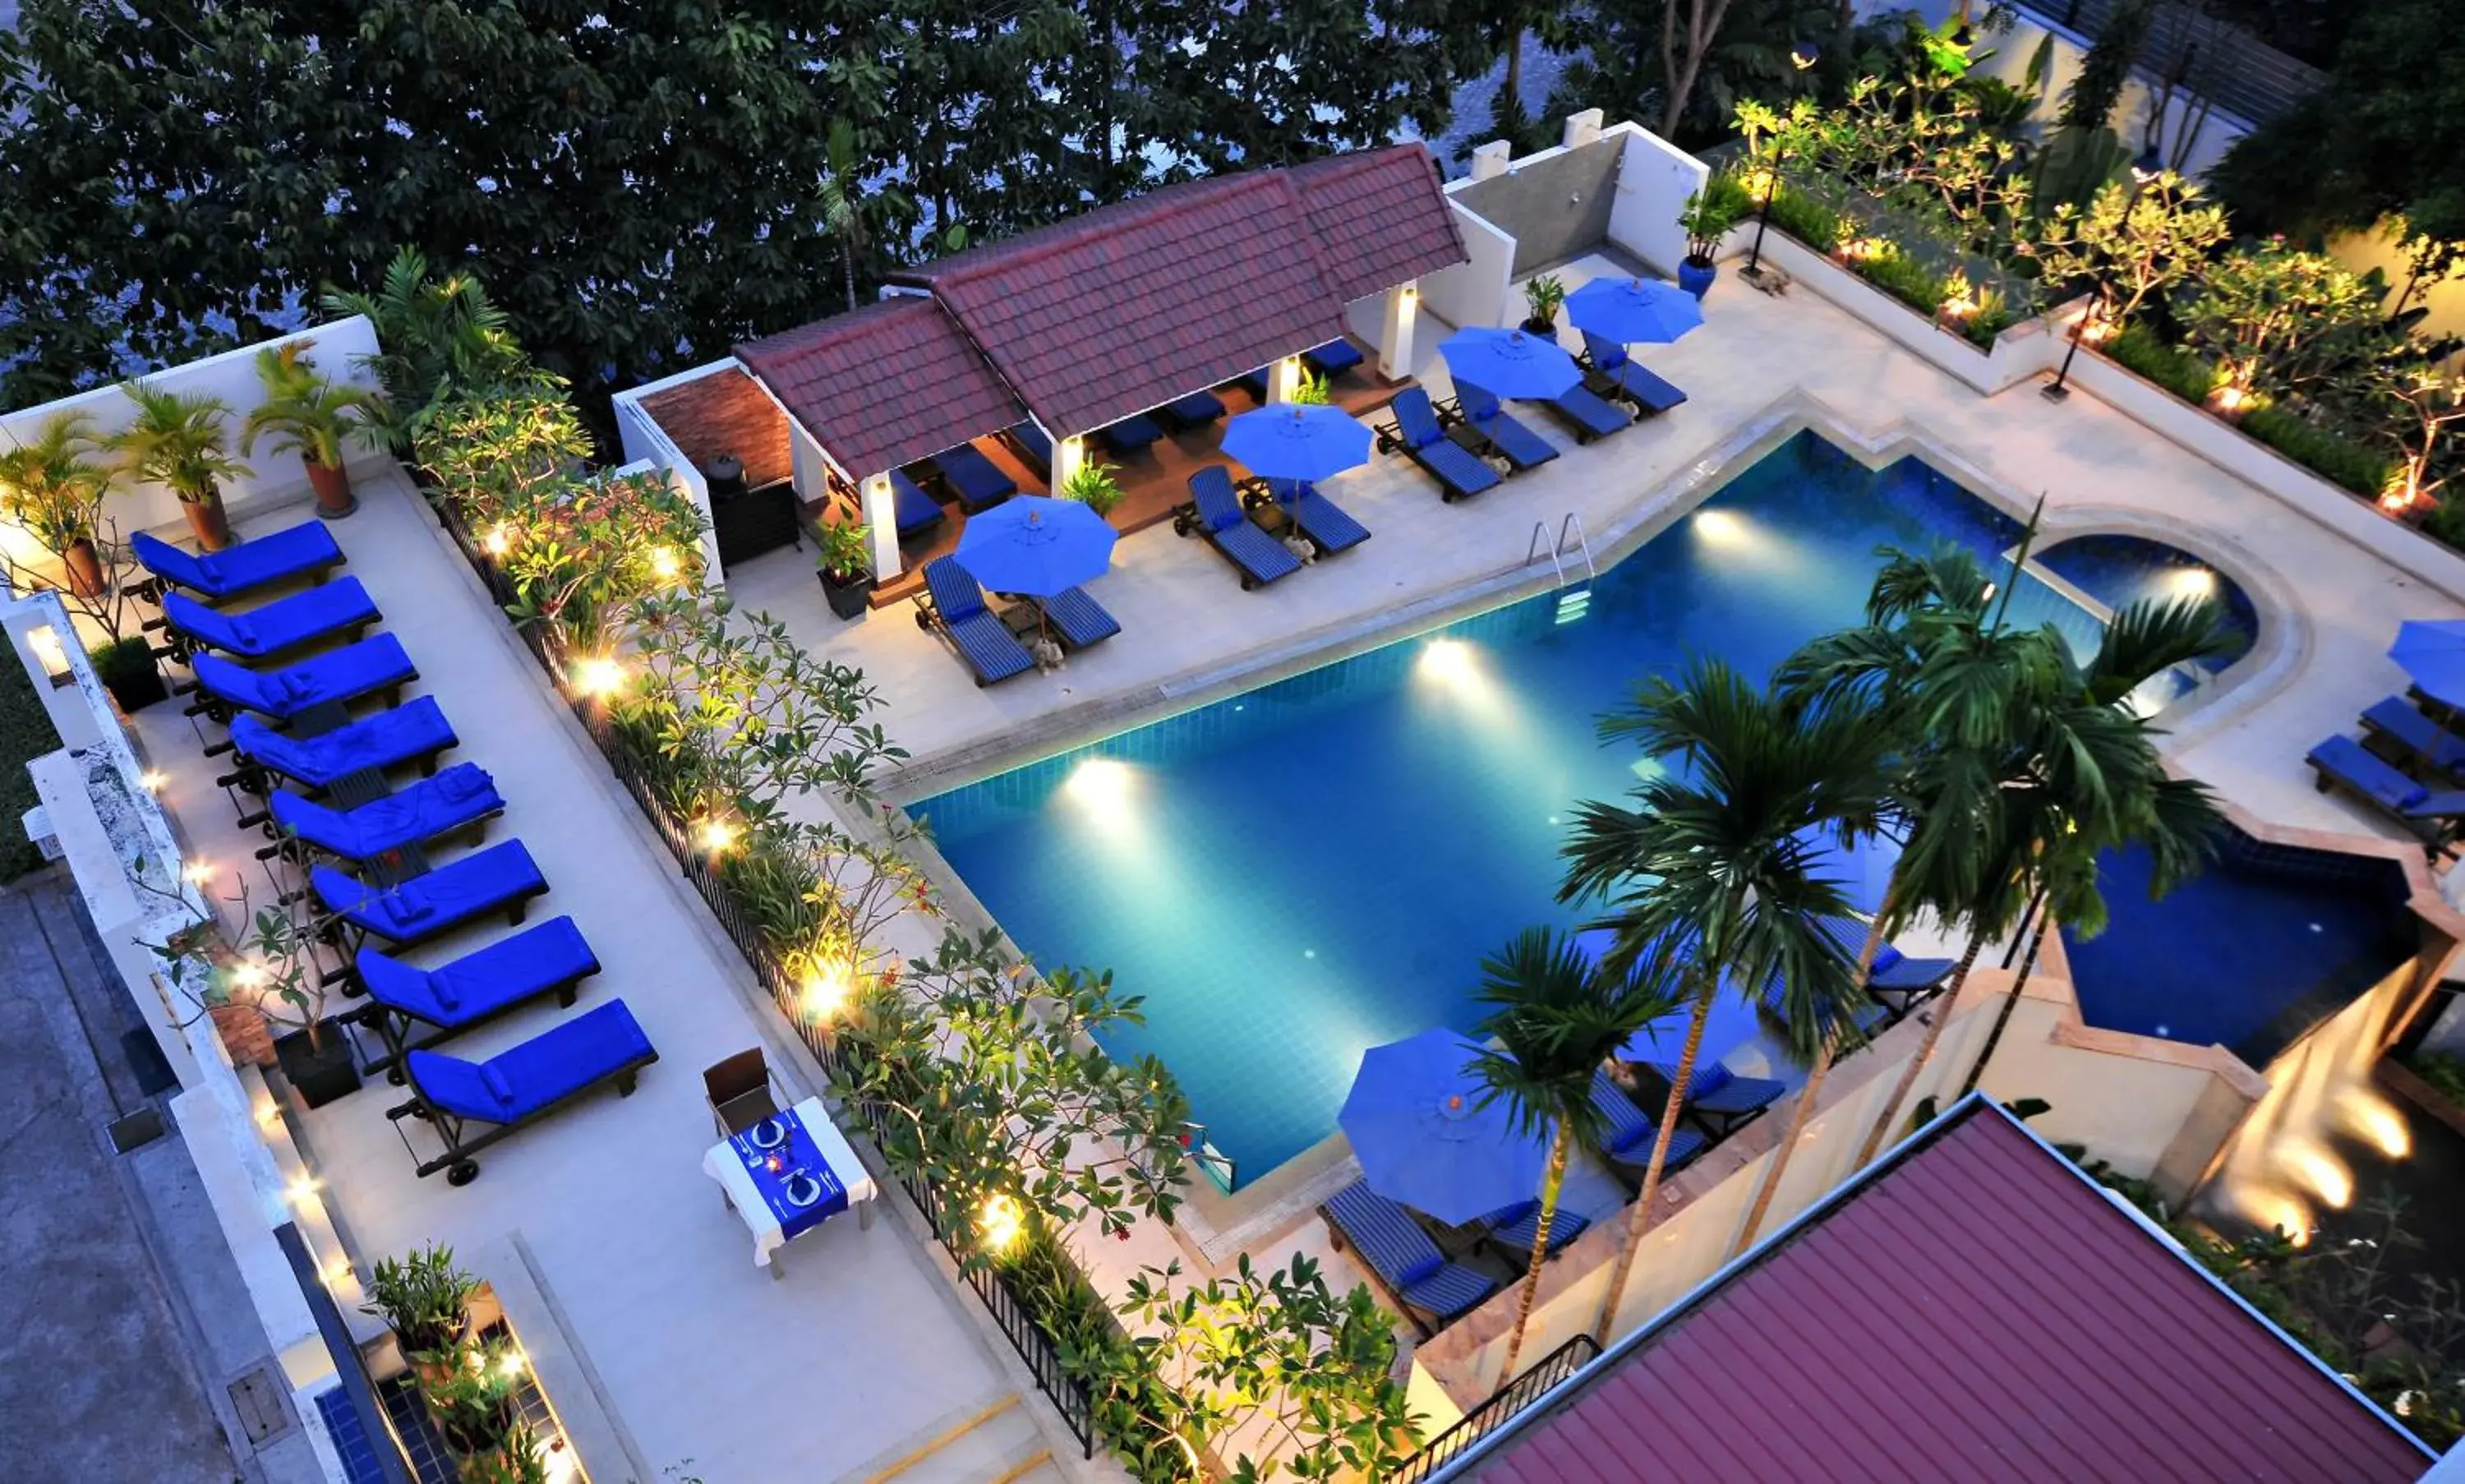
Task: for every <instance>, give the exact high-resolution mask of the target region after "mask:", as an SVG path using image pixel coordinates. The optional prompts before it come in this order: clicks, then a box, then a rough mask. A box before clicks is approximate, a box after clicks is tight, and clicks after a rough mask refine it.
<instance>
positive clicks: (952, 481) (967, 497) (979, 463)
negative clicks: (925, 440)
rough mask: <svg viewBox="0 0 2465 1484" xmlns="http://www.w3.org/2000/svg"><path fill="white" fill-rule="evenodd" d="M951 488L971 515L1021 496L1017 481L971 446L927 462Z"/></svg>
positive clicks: (963, 446) (946, 451)
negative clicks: (1014, 496) (1018, 494)
mask: <svg viewBox="0 0 2465 1484" xmlns="http://www.w3.org/2000/svg"><path fill="white" fill-rule="evenodd" d="M925 462H926V463H928V464H930V465H932V466H933V470H934V472H935V473H937V474H939V475H940V476H942V482H943V483H944V484H946V485H948V486H949V487H950V494H951V496H952V497H953V498H956V499H957V500H958V502H959V508H960V509H961V510H964V511H966V513H967V514H969V515H974V514H975V513H976V512H977V511H979V510H990V509H991V508H992V507H993V506H995V505H998V504H1000V503H1001V502H1002V501H1003V500H1006V499H1008V498H1010V497H1011V496H1013V495H1015V494H1017V493H1018V484H1017V481H1015V480H1013V479H1012V478H1010V476H1008V475H1006V474H1004V473H1002V472H1001V466H1000V465H999V464H996V463H994V462H993V461H992V460H991V459H989V458H987V457H986V456H985V455H984V451H983V450H981V449H979V448H977V447H976V446H975V445H974V444H972V443H962V444H960V445H959V446H958V447H956V448H950V449H944V450H943V451H942V452H941V453H939V454H934V455H933V456H932V457H931V458H928V459H926V460H925Z"/></svg>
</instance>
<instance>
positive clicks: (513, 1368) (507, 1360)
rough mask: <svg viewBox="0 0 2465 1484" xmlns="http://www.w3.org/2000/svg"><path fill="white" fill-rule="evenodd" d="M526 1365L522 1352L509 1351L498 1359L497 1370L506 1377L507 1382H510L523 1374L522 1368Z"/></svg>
mask: <svg viewBox="0 0 2465 1484" xmlns="http://www.w3.org/2000/svg"><path fill="white" fill-rule="evenodd" d="M524 1363H525V1362H523V1360H522V1352H521V1351H520V1350H508V1351H506V1352H505V1353H504V1354H503V1355H502V1356H500V1357H499V1358H498V1360H497V1369H498V1371H499V1372H500V1373H501V1374H502V1375H503V1376H504V1377H505V1379H506V1380H508V1381H510V1380H512V1379H513V1378H514V1377H516V1376H519V1375H521V1374H522V1366H523V1364H524Z"/></svg>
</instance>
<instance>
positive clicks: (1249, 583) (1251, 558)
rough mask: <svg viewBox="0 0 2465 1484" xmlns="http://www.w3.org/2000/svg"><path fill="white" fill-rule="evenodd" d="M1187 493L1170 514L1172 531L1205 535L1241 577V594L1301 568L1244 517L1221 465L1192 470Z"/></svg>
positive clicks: (1279, 544) (1276, 542) (1298, 560)
mask: <svg viewBox="0 0 2465 1484" xmlns="http://www.w3.org/2000/svg"><path fill="white" fill-rule="evenodd" d="M1189 494H1190V502H1189V503H1188V504H1187V505H1184V506H1183V507H1181V508H1180V509H1179V510H1176V511H1174V512H1173V517H1172V528H1173V530H1174V531H1175V532H1177V533H1179V534H1180V535H1183V536H1188V535H1192V534H1199V535H1204V536H1205V537H1206V538H1207V543H1208V544H1209V545H1210V546H1213V547H1214V548H1215V550H1216V552H1217V554H1219V555H1220V556H1222V557H1223V558H1224V560H1225V561H1227V562H1230V563H1232V564H1233V570H1234V571H1236V572H1238V573H1240V574H1241V588H1242V590H1243V591H1245V592H1246V591H1248V590H1250V589H1251V588H1254V587H1262V586H1264V585H1265V584H1268V583H1271V582H1274V581H1275V580H1276V579H1277V578H1279V577H1286V576H1289V575H1291V574H1292V573H1294V572H1298V571H1299V570H1300V569H1301V559H1300V558H1299V557H1297V556H1294V555H1293V554H1292V553H1291V552H1290V551H1287V550H1286V549H1284V543H1281V542H1279V541H1277V540H1276V539H1275V538H1274V537H1272V536H1270V535H1268V534H1267V533H1266V532H1265V531H1262V530H1260V529H1259V528H1258V527H1257V525H1256V524H1255V523H1254V522H1253V521H1251V520H1250V517H1249V516H1248V515H1247V514H1246V513H1244V512H1243V510H1242V509H1241V498H1240V497H1239V496H1238V495H1235V494H1234V493H1233V476H1232V475H1230V474H1228V473H1227V472H1226V471H1225V468H1224V466H1223V465H1222V464H1209V465H1208V466H1207V467H1206V468H1204V469H1200V470H1196V471H1194V472H1193V473H1192V474H1191V475H1190V476H1189Z"/></svg>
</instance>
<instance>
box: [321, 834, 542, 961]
mask: <svg viewBox="0 0 2465 1484" xmlns="http://www.w3.org/2000/svg"><path fill="white" fill-rule="evenodd" d="M308 883H309V885H310V886H312V887H314V888H315V889H316V892H317V899H318V900H319V901H320V902H322V903H323V904H324V907H325V910H326V911H328V912H330V913H333V914H334V915H335V916H336V917H339V918H341V919H343V920H344V921H345V922H348V923H350V924H351V925H352V926H353V927H356V928H358V929H360V930H361V931H362V932H366V933H374V934H376V935H377V936H378V937H380V938H384V939H387V940H389V941H393V942H398V943H400V942H415V941H418V940H420V939H423V938H428V937H432V936H433V935H435V934H437V933H442V932H445V931H447V930H449V929H452V928H456V927H459V926H461V925H462V924H463V923H465V922H469V921H471V920H473V919H477V918H482V917H485V916H487V915H488V914H489V913H492V912H500V911H502V910H504V909H506V908H508V907H510V906H512V905H514V904H515V903H517V902H522V901H526V900H528V899H529V898H531V897H537V896H540V895H541V894H543V893H544V892H545V891H546V890H547V877H546V876H544V875H541V874H540V868H539V863H538V862H536V861H534V860H532V859H531V853H530V852H529V851H527V850H525V849H523V847H522V841H520V840H507V841H505V842H504V843H503V844H501V845H491V846H489V847H488V848H487V849H486V850H484V851H475V852H473V853H471V854H468V855H465V856H463V857H462V858H461V859H459V860H454V861H448V862H447V863H446V864H444V865H442V866H439V867H437V868H436V869H435V870H433V871H431V872H429V873H427V874H426V875H417V876H413V877H411V879H410V880H408V881H403V882H400V883H397V884H396V885H393V886H376V885H372V884H370V883H367V882H364V881H358V880H354V879H352V878H351V877H350V876H348V875H344V874H343V873H342V872H340V871H337V870H335V869H334V868H333V867H331V866H316V867H313V868H311V869H310V870H309V873H308Z"/></svg>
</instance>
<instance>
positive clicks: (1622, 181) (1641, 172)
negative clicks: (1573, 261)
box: [1601, 123, 1712, 277]
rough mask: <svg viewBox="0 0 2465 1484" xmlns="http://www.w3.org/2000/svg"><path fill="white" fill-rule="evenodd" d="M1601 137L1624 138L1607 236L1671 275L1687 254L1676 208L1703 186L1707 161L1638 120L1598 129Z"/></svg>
mask: <svg viewBox="0 0 2465 1484" xmlns="http://www.w3.org/2000/svg"><path fill="white" fill-rule="evenodd" d="M1601 137H1602V138H1603V139H1622V140H1624V141H1625V149H1624V151H1623V152H1622V153H1621V154H1620V155H1619V156H1618V174H1617V200H1616V202H1615V204H1613V205H1612V206H1610V241H1611V242H1614V243H1616V244H1617V245H1618V246H1619V247H1621V248H1623V249H1625V250H1626V252H1627V255H1629V256H1631V257H1637V258H1641V259H1642V260H1643V262H1644V263H1645V264H1646V265H1647V266H1649V267H1651V268H1653V269H1654V270H1656V271H1658V272H1661V273H1665V274H1668V275H1670V276H1671V277H1676V276H1677V264H1678V261H1679V260H1680V259H1682V258H1683V257H1685V255H1686V233H1684V232H1682V231H1680V230H1679V229H1678V226H1677V213H1678V212H1679V211H1680V210H1683V209H1684V207H1685V205H1686V198H1687V197H1689V196H1691V195H1693V194H1695V192H1697V191H1699V190H1700V189H1702V188H1703V183H1704V182H1705V181H1707V180H1709V179H1711V177H1712V170H1711V166H1707V165H1705V164H1704V163H1703V162H1702V161H1700V160H1698V159H1696V158H1695V157H1694V156H1693V155H1690V154H1688V153H1687V152H1686V151H1684V150H1682V149H1680V148H1678V147H1677V145H1675V144H1671V143H1670V142H1669V141H1667V140H1665V139H1662V138H1661V137H1660V136H1659V135H1657V134H1654V133H1653V132H1652V131H1651V130H1650V129H1647V128H1645V127H1644V126H1643V125H1641V124H1639V123H1618V124H1612V125H1610V127H1609V128H1607V129H1604V130H1602V131H1601Z"/></svg>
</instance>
